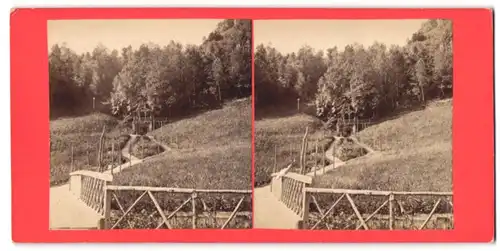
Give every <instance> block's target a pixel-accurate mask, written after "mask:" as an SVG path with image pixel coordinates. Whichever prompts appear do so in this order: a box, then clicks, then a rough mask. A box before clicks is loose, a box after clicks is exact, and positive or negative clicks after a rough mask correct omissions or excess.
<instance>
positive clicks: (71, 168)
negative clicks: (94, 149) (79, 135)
mask: <svg viewBox="0 0 500 251" xmlns="http://www.w3.org/2000/svg"><path fill="white" fill-rule="evenodd" d="M73 162H74V155H73V145H71V167H70V170H71V172H73V171H75V170H74V166H73Z"/></svg>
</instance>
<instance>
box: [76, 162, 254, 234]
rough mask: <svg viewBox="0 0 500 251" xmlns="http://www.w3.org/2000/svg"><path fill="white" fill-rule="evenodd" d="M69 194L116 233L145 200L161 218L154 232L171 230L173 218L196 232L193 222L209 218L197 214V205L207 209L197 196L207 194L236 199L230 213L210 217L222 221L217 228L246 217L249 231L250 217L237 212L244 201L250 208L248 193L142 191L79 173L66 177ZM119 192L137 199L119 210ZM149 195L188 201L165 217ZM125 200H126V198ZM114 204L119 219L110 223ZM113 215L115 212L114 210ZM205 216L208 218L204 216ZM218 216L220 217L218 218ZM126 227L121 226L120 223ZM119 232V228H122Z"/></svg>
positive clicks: (101, 175)
mask: <svg viewBox="0 0 500 251" xmlns="http://www.w3.org/2000/svg"><path fill="white" fill-rule="evenodd" d="M70 177H71V178H70V184H69V186H70V191H71V192H72V193H73V194H74V195H75V196H77V197H78V198H79V199H80V200H81V201H82V202H83V203H85V204H86V205H87V206H89V207H91V208H92V209H94V210H95V211H96V212H97V213H99V214H101V215H102V216H103V218H102V220H101V222H99V228H100V229H116V228H119V226H123V225H124V226H129V227H130V228H133V227H132V224H131V223H130V222H129V221H128V220H126V216H127V215H129V214H130V213H131V212H132V209H134V207H136V206H137V205H138V203H139V202H140V201H141V200H142V199H143V198H144V197H146V196H148V197H149V198H150V200H151V202H152V203H151V204H148V207H149V206H153V205H154V208H155V213H158V214H159V215H160V217H161V222H160V223H159V224H158V225H157V226H156V229H158V228H162V227H166V228H168V229H172V228H174V227H173V226H172V224H170V221H171V219H172V218H173V217H183V218H186V217H188V218H190V222H191V226H190V227H191V228H193V229H194V228H197V221H198V219H199V218H203V217H205V218H206V217H210V214H209V213H207V212H201V211H200V210H199V204H198V206H197V203H201V204H202V206H203V208H204V209H205V210H206V209H207V206H206V204H205V202H204V201H203V199H201V198H198V195H200V194H210V195H215V196H220V197H224V195H228V196H230V197H231V196H232V197H235V196H236V197H238V198H239V199H238V202H237V205H236V206H235V207H234V208H233V209H232V211H231V212H230V213H228V212H218V213H216V214H218V215H216V214H215V215H214V214H212V215H211V216H212V217H211V219H212V221H213V222H216V221H217V220H218V219H221V218H225V221H224V222H223V224H221V226H220V228H221V229H225V228H228V227H229V224H230V223H231V222H232V221H234V220H235V218H236V217H246V218H249V222H248V224H246V225H247V226H248V227H251V217H252V212H251V210H248V212H239V211H240V209H241V207H242V204H243V202H244V201H245V199H246V200H247V201H248V200H249V201H250V204H251V198H252V197H251V194H252V191H251V190H210V189H186V188H168V187H142V186H114V185H111V183H112V180H113V176H112V175H111V174H104V173H99V172H93V171H87V170H80V171H76V172H73V173H71V174H70ZM120 191H124V192H136V193H137V192H138V193H140V196H139V197H138V198H136V199H135V200H134V202H133V203H131V205H130V206H129V207H128V208H126V209H125V208H124V207H123V205H124V204H123V202H124V199H123V198H121V199H120V198H119V197H120V193H119V192H120ZM153 193H164V194H169V195H175V194H177V195H178V194H183V195H188V196H189V197H188V199H186V200H184V201H183V202H182V203H180V205H178V207H177V208H176V209H175V210H173V211H172V212H169V213H168V215H167V214H165V210H163V209H162V208H161V205H160V203H159V201H158V200H157V198H156V197H155V196H154V195H153ZM126 199H130V196H129V197H127V198H126ZM113 202H114V203H115V204H116V205H117V206H118V208H119V210H118V211H119V214H121V215H119V218H118V219H117V220H116V221H114V220H113V219H114V218H113V217H112V211H113V210H112V203H113ZM186 207H190V210H189V211H190V212H191V213H190V214H189V213H188V214H186V213H185V212H182V211H181V210H183V209H184V211H185V209H186ZM250 208H251V206H250ZM114 211H116V210H114ZM207 215H208V216H207ZM221 216H222V217H221ZM134 217H144V215H143V214H135V215H134ZM123 222H125V223H127V224H121V225H120V223H123ZM122 228H123V227H122ZM125 228H127V227H125Z"/></svg>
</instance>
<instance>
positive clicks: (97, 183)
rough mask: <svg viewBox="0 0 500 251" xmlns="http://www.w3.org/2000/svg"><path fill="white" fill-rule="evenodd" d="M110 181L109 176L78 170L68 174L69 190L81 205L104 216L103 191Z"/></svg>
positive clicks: (111, 177) (111, 178)
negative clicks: (83, 204)
mask: <svg viewBox="0 0 500 251" xmlns="http://www.w3.org/2000/svg"><path fill="white" fill-rule="evenodd" d="M112 181H113V176H112V175H111V174H105V173H99V172H93V171H88V170H79V171H75V172H72V173H70V182H69V189H70V191H71V192H72V193H73V194H74V195H75V196H76V197H77V198H79V199H80V200H81V201H82V202H83V203H85V204H86V205H87V206H89V207H91V208H92V209H94V210H95V211H96V212H97V213H99V214H102V215H103V216H104V213H105V203H106V201H105V197H106V195H105V189H106V187H107V186H108V185H109V184H110V183H111V182H112Z"/></svg>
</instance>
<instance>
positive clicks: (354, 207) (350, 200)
mask: <svg viewBox="0 0 500 251" xmlns="http://www.w3.org/2000/svg"><path fill="white" fill-rule="evenodd" d="M345 197H346V198H347V200H349V203H350V204H351V206H352V209H353V210H354V213H355V214H356V216H357V217H358V219H359V221H360V222H361V224H362V225H363V228H364V229H365V230H368V226H367V225H366V222H365V220H364V219H363V217H362V216H361V214H360V213H359V211H358V208H357V207H356V204H354V201H353V200H352V198H351V196H349V194H346V195H345Z"/></svg>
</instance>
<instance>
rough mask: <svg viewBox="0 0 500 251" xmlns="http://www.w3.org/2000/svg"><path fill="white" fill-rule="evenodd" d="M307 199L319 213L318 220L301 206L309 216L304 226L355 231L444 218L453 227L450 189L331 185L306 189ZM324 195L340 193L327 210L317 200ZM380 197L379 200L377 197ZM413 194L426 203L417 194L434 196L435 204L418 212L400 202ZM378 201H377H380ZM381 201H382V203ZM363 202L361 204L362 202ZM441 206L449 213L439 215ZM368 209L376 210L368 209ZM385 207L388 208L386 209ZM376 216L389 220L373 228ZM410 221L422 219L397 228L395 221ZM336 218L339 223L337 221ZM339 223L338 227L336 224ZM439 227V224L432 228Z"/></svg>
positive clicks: (448, 225)
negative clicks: (422, 189) (342, 187)
mask: <svg viewBox="0 0 500 251" xmlns="http://www.w3.org/2000/svg"><path fill="white" fill-rule="evenodd" d="M304 194H305V195H304V196H305V198H304V201H310V202H311V203H306V204H305V207H310V206H311V205H314V207H315V209H316V212H317V216H318V217H317V219H315V220H313V219H312V217H311V215H310V214H309V212H310V210H309V208H307V209H305V208H304V209H302V210H303V211H304V212H306V213H308V214H309V215H304V216H303V219H304V221H303V222H302V227H303V228H304V229H318V228H320V227H319V226H320V225H324V227H326V228H327V229H350V228H351V227H354V229H355V230H358V229H360V228H363V229H364V230H368V229H370V228H372V229H380V228H384V227H381V226H382V225H383V226H388V229H390V230H393V229H397V228H398V229H408V228H410V229H419V230H421V229H424V228H425V227H426V225H427V224H428V223H429V222H430V221H431V220H432V219H434V221H436V220H439V219H445V221H447V222H449V223H451V224H447V225H446V226H444V228H453V202H452V196H453V193H451V192H395V191H370V190H348V189H329V188H312V187H306V188H304ZM321 194H327V195H337V196H338V197H337V198H336V200H334V202H333V204H331V205H330V206H329V208H328V209H327V210H326V211H325V210H323V209H322V208H321V206H320V205H319V203H318V200H317V198H316V197H317V196H318V195H321ZM358 195H360V196H365V197H364V200H360V201H358V205H356V203H355V200H354V199H353V197H354V196H358ZM375 197H378V200H377V199H374V198H375ZM408 197H412V198H413V200H416V201H419V202H420V203H423V200H418V199H415V197H432V198H434V199H433V206H432V209H431V210H430V212H420V213H419V214H417V213H415V210H412V209H410V208H408V206H407V207H406V209H405V206H403V203H401V202H402V201H403V200H404V199H405V198H408ZM342 202H344V205H343V207H342V209H340V210H337V211H336V210H335V209H339V207H340V206H339V205H341V204H342ZM377 202H378V203H377ZM380 202H382V203H380ZM374 203H377V204H378V205H377V206H378V207H374V206H373V204H374ZM360 204H361V205H360ZM438 206H444V208H445V209H444V210H445V211H446V212H444V213H440V214H436V210H437V209H438ZM367 208H371V209H374V210H373V211H372V212H369V211H368V210H369V209H368V210H367ZM347 209H351V210H352V214H351V215H350V216H348V214H346V211H349V210H347ZM384 209H385V210H384ZM383 210H384V211H385V212H386V213H385V214H384V213H381V211H383ZM327 218H330V222H326V219H327ZM374 219H377V221H379V223H380V221H386V224H373V225H372V227H370V225H369V222H370V221H371V220H374ZM405 219H406V220H410V221H411V222H412V223H414V222H415V221H416V222H420V224H419V225H418V226H417V227H412V226H406V227H405V226H404V224H403V223H402V224H399V225H401V226H400V227H395V223H396V221H403V220H405ZM335 221H337V222H335ZM338 221H343V223H344V224H336V223H338ZM335 225H336V226H335ZM431 228H436V227H431Z"/></svg>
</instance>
